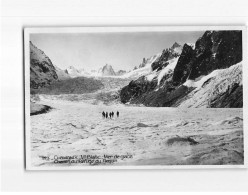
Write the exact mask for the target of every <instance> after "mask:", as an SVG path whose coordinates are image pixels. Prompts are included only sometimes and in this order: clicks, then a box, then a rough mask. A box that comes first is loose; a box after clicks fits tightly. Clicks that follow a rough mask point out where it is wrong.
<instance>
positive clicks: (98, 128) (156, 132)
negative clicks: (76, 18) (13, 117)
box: [24, 26, 247, 170]
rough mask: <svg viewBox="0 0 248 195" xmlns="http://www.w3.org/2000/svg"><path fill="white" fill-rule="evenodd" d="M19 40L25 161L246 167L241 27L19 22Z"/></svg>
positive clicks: (52, 165) (64, 165)
mask: <svg viewBox="0 0 248 195" xmlns="http://www.w3.org/2000/svg"><path fill="white" fill-rule="evenodd" d="M24 48H25V51H24V53H25V57H24V60H25V64H24V69H25V71H24V72H25V139H26V140H25V146H26V153H25V158H26V159H25V160H26V169H27V170H71V169H165V168H168V169H169V168H184V169H185V168H244V167H246V160H245V158H246V155H245V152H246V150H245V141H244V140H245V139H246V138H245V132H244V123H245V121H244V118H245V117H243V78H242V77H243V76H242V75H243V67H244V68H245V67H247V64H246V53H247V51H246V28H245V27H243V26H225V27H223V26H201V27H197V26H195V27H194V26H192V27H161V26H160V27H80V28H79V27H72V28H68V27H67V28H56V27H54V28H24ZM246 142H247V140H246Z"/></svg>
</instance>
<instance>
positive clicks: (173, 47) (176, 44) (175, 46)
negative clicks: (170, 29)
mask: <svg viewBox="0 0 248 195" xmlns="http://www.w3.org/2000/svg"><path fill="white" fill-rule="evenodd" d="M177 47H181V45H180V44H179V43H177V42H175V43H174V44H173V45H172V46H171V49H175V48H177Z"/></svg>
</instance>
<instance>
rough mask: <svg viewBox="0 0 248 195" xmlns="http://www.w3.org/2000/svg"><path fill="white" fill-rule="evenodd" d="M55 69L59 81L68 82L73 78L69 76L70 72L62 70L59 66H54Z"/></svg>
mask: <svg viewBox="0 0 248 195" xmlns="http://www.w3.org/2000/svg"><path fill="white" fill-rule="evenodd" d="M54 67H55V71H56V73H57V75H58V79H59V80H66V79H69V78H71V76H70V75H69V74H68V72H67V71H66V70H62V69H60V68H59V67H58V66H55V65H54Z"/></svg>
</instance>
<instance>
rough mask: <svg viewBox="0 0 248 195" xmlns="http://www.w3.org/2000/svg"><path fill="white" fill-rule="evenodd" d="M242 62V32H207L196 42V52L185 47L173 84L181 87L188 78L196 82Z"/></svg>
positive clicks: (176, 68)
mask: <svg viewBox="0 0 248 195" xmlns="http://www.w3.org/2000/svg"><path fill="white" fill-rule="evenodd" d="M241 60H242V32H241V31H212V32H211V31H206V32H205V33H204V35H203V36H202V37H201V38H199V39H198V40H197V41H196V44H195V50H194V51H193V50H191V49H190V48H189V46H188V47H187V46H186V45H184V48H183V51H182V55H181V56H180V58H179V60H178V63H177V65H176V67H175V70H174V75H173V82H174V84H175V85H179V84H182V83H184V82H185V81H186V79H187V78H189V79H192V80H194V79H196V78H197V77H199V76H201V75H207V74H209V73H211V72H212V71H213V70H216V69H223V68H228V67H230V66H231V65H233V64H236V63H238V62H240V61H241Z"/></svg>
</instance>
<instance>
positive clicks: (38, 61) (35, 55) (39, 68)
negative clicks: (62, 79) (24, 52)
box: [30, 42, 58, 89]
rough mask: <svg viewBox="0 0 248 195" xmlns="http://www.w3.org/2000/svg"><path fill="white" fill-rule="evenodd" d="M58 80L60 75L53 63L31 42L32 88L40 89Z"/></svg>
mask: <svg viewBox="0 0 248 195" xmlns="http://www.w3.org/2000/svg"><path fill="white" fill-rule="evenodd" d="M57 80H58V75H57V73H56V69H55V67H54V65H53V63H52V61H51V60H50V59H49V57H48V56H47V55H46V54H45V53H44V52H43V51H42V50H40V49H38V48H37V47H36V46H35V45H33V43H32V42H30V88H31V89H38V88H40V87H44V86H48V85H50V84H51V83H52V82H54V81H57Z"/></svg>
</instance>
